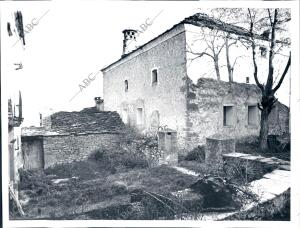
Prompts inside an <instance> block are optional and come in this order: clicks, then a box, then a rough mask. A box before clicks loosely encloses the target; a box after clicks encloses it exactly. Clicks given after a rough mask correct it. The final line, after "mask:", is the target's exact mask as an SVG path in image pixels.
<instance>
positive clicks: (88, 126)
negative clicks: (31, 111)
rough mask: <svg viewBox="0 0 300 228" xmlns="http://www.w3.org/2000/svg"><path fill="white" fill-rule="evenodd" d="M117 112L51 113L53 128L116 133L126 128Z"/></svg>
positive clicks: (61, 130)
mask: <svg viewBox="0 0 300 228" xmlns="http://www.w3.org/2000/svg"><path fill="white" fill-rule="evenodd" d="M124 126H125V125H124V123H123V122H122V120H121V118H120V116H119V114H118V113H117V112H106V111H101V112H93V111H91V110H89V111H86V110H85V111H81V112H57V113H54V114H52V115H51V129H52V130H54V131H60V132H69V133H116V132H121V131H122V130H123V129H124Z"/></svg>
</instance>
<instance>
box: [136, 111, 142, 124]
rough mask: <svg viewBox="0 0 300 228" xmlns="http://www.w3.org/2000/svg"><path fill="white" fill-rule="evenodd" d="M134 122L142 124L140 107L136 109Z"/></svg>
mask: <svg viewBox="0 0 300 228" xmlns="http://www.w3.org/2000/svg"><path fill="white" fill-rule="evenodd" d="M136 124H137V125H141V124H143V109H142V108H138V109H137V116H136Z"/></svg>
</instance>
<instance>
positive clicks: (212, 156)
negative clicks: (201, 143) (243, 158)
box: [205, 134, 235, 164]
mask: <svg viewBox="0 0 300 228" xmlns="http://www.w3.org/2000/svg"><path fill="white" fill-rule="evenodd" d="M234 152H235V140H234V139H233V138H230V137H228V136H224V135H220V134H215V135H212V136H210V137H208V138H206V147H205V163H207V164H214V163H215V164H217V163H222V161H223V158H222V154H228V153H234Z"/></svg>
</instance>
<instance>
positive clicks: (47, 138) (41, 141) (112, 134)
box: [22, 108, 124, 169]
mask: <svg viewBox="0 0 300 228" xmlns="http://www.w3.org/2000/svg"><path fill="white" fill-rule="evenodd" d="M123 130H124V123H123V122H122V120H121V118H120V116H119V114H118V113H116V112H104V111H97V110H96V109H94V108H87V109H84V110H82V111H80V112H57V113H54V114H53V115H51V116H49V117H47V118H45V119H44V121H43V126H42V127H28V128H23V129H22V142H23V143H22V149H23V158H24V168H25V169H37V168H48V167H50V166H53V165H55V164H61V163H67V162H72V161H78V160H84V159H86V158H88V156H89V155H90V154H91V153H92V152H93V151H94V150H96V149H99V148H101V147H105V148H106V149H111V150H114V149H115V148H117V147H118V146H119V140H120V137H121V136H122V135H123Z"/></svg>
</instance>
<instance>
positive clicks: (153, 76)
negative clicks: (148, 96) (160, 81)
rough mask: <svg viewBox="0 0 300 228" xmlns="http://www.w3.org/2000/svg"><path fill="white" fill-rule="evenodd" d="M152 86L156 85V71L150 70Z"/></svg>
mask: <svg viewBox="0 0 300 228" xmlns="http://www.w3.org/2000/svg"><path fill="white" fill-rule="evenodd" d="M151 75H152V76H151V78H152V85H157V69H154V70H152V74H151Z"/></svg>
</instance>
